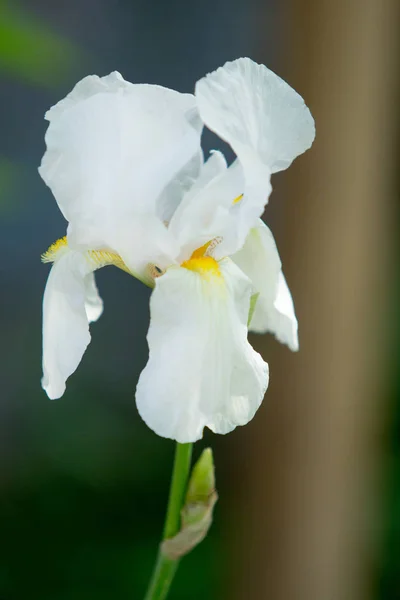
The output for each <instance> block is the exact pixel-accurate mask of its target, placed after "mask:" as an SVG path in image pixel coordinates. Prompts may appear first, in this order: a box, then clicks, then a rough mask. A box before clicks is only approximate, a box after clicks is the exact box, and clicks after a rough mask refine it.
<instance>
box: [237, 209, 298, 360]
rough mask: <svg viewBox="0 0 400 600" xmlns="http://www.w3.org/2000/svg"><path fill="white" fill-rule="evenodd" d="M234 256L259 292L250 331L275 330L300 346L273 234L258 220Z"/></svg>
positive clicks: (283, 339)
mask: <svg viewBox="0 0 400 600" xmlns="http://www.w3.org/2000/svg"><path fill="white" fill-rule="evenodd" d="M232 260H233V261H234V262H235V263H236V264H237V265H238V266H239V267H240V268H241V270H242V271H243V272H244V273H246V275H247V276H248V277H249V278H250V279H251V281H252V283H253V285H254V288H255V290H256V291H257V292H259V293H260V295H259V297H258V300H257V303H256V307H255V311H254V314H253V317H252V320H251V323H250V331H254V332H256V333H266V332H268V331H269V332H271V333H273V334H274V335H275V336H276V338H277V339H278V340H279V341H280V342H282V343H283V344H287V345H288V346H289V348H290V349H291V350H293V351H296V350H298V349H299V341H298V334H297V330H298V325H297V319H296V315H295V312H294V306H293V300H292V297H291V295H290V291H289V288H288V286H287V283H286V280H285V277H284V275H283V273H282V268H281V267H282V264H281V260H280V258H279V254H278V250H277V247H276V244H275V240H274V237H273V235H272V233H271V231H270V229H268V227H267V226H266V225H265V223H263V221H261V219H260V220H259V222H258V224H257V227H255V228H253V229H251V231H250V233H249V235H248V236H247V239H246V243H245V245H244V247H243V248H242V249H241V250H240V251H239V252H237V253H236V254H234V255H233V256H232Z"/></svg>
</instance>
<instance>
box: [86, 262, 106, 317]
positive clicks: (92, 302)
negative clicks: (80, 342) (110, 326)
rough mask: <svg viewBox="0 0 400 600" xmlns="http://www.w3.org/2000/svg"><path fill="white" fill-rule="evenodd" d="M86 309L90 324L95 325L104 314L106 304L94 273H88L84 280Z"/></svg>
mask: <svg viewBox="0 0 400 600" xmlns="http://www.w3.org/2000/svg"><path fill="white" fill-rule="evenodd" d="M84 285H85V309H86V315H87V318H88V321H89V323H94V321H97V320H98V319H99V318H100V317H101V315H102V314H103V308H104V303H103V300H102V299H101V297H100V295H99V290H98V289H97V285H96V280H95V278H94V273H88V275H86V277H85V278H84Z"/></svg>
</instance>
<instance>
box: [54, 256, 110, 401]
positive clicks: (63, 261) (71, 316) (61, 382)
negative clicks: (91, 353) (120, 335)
mask: <svg viewBox="0 0 400 600" xmlns="http://www.w3.org/2000/svg"><path fill="white" fill-rule="evenodd" d="M92 268H93V267H92V266H91V265H90V262H89V261H88V260H87V258H86V257H85V256H84V255H83V254H80V253H79V252H74V251H70V250H66V251H65V252H63V253H62V255H61V256H60V257H59V258H57V260H56V262H55V263H54V265H53V266H52V268H51V271H50V274H49V278H48V280H47V285H46V289H45V292H44V298H43V379H42V386H43V388H44V390H45V391H46V393H47V395H48V396H49V398H50V399H52V400H53V399H55V398H60V397H61V396H62V395H63V393H64V391H65V382H66V380H67V379H68V377H69V376H70V375H71V374H72V373H73V372H74V371H75V370H76V368H77V366H78V365H79V363H80V361H81V359H82V356H83V354H84V352H85V350H86V348H87V346H88V344H89V342H90V333H89V322H90V321H95V320H96V319H98V318H99V317H100V315H101V312H102V310H103V303H102V300H101V299H100V297H99V294H98V291H97V288H96V284H95V281H94V276H93V273H92V272H91V269H92Z"/></svg>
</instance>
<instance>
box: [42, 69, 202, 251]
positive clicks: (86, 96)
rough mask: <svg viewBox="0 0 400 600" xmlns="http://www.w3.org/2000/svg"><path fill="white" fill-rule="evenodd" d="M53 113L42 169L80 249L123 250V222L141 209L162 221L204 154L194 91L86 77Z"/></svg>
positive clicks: (116, 78)
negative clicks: (167, 202)
mask: <svg viewBox="0 0 400 600" xmlns="http://www.w3.org/2000/svg"><path fill="white" fill-rule="evenodd" d="M47 118H48V119H49V121H50V124H49V127H48V130H47V133H46V138H45V139H46V144H47V151H46V153H45V155H44V157H43V160H42V165H41V167H40V174H41V176H42V177H43V179H44V180H45V182H46V183H47V185H49V187H50V188H51V190H52V191H53V193H54V196H55V198H56V200H57V202H58V204H59V206H60V209H61V210H62V212H63V214H64V216H65V217H66V219H67V220H68V221H69V222H70V226H69V230H68V236H69V241H70V244H71V245H73V246H75V247H76V248H81V247H85V248H89V247H90V248H98V247H109V248H111V249H112V250H114V251H116V252H118V253H119V254H121V255H122V252H120V249H119V247H118V238H119V234H118V227H119V225H120V224H123V225H124V227H129V223H130V222H132V223H133V222H135V220H136V218H137V216H138V215H139V216H140V215H144V216H145V218H146V219H149V218H153V219H154V220H157V221H162V215H159V214H157V208H158V206H157V199H158V198H159V197H160V195H161V194H162V192H163V190H164V189H165V187H166V186H167V185H168V184H169V183H170V182H171V181H172V180H173V179H174V177H175V176H176V175H178V174H179V173H181V172H182V170H184V169H185V168H186V166H187V165H191V164H192V162H193V161H194V162H196V160H197V161H199V160H201V150H200V134H201V124H200V121H199V118H198V115H197V112H196V107H195V101H194V97H193V96H192V95H190V94H179V93H178V92H174V91H172V90H169V89H166V88H162V87H159V86H152V85H133V84H130V83H128V82H126V81H124V80H123V78H122V77H121V76H120V75H119V74H118V73H113V74H111V75H109V76H108V77H105V78H102V79H99V78H98V77H95V76H92V77H89V78H86V79H84V80H83V81H81V82H80V83H79V84H78V85H77V86H76V87H75V89H74V90H73V91H72V92H71V94H70V95H69V96H67V98H66V99H65V100H63V101H62V102H61V103H59V104H58V105H56V107H53V108H52V109H51V110H50V111H49V112H48V113H47ZM110 231H112V235H111V234H110ZM110 237H111V238H112V239H111V240H110ZM122 237H123V236H122ZM147 245H148V244H147ZM139 258H140V259H141V260H142V262H143V259H144V258H143V256H142V257H139ZM124 259H125V257H124ZM128 262H129V261H128Z"/></svg>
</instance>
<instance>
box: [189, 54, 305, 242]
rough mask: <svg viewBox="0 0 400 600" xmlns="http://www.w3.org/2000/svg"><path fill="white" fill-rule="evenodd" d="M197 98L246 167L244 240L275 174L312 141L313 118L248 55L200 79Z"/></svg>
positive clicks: (206, 120) (242, 212)
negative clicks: (271, 177)
mask: <svg viewBox="0 0 400 600" xmlns="http://www.w3.org/2000/svg"><path fill="white" fill-rule="evenodd" d="M196 98H197V103H198V107H199V112H200V116H201V118H202V119H203V121H204V123H205V124H206V125H207V127H209V128H210V129H211V130H212V131H214V132H215V133H217V134H218V135H219V136H220V137H221V138H222V139H223V140H225V141H226V142H228V143H229V144H230V145H231V147H232V149H233V150H234V152H235V153H236V155H237V157H238V159H239V161H240V162H241V164H242V166H243V170H244V175H245V187H244V189H243V190H242V191H243V192H244V198H243V201H242V202H241V205H240V207H239V211H238V215H239V216H240V218H239V219H238V221H239V222H238V228H239V229H240V231H239V238H240V240H241V243H243V242H244V238H245V236H246V235H247V233H248V231H249V229H250V228H251V227H253V226H254V225H255V221H256V219H257V218H258V217H260V216H261V214H262V212H263V210H264V206H265V204H266V203H267V201H268V197H269V195H270V193H271V190H272V188H271V184H270V176H271V174H272V173H275V172H276V171H281V170H282V169H286V168H287V167H288V166H289V165H290V164H291V162H292V161H293V160H294V159H295V158H296V156H298V155H299V154H301V153H302V152H305V150H307V149H308V148H309V147H310V146H311V144H312V142H313V140H314V136H315V126H314V120H313V118H312V116H311V114H310V111H309V110H308V108H307V107H306V105H305V104H304V101H303V99H302V98H301V96H300V95H299V94H297V92H295V91H294V90H293V89H292V88H291V87H290V86H289V85H288V84H287V83H286V82H285V81H283V80H282V79H281V78H280V77H278V76H277V75H275V73H273V72H272V71H270V70H269V69H267V67H265V66H264V65H259V64H257V63H255V62H253V61H252V60H250V59H249V58H240V59H238V60H235V61H233V62H228V63H226V64H225V65H224V66H223V67H220V68H219V69H217V70H216V71H214V72H213V73H210V74H209V75H207V76H206V77H204V78H203V79H200V81H198V82H197V84H196ZM237 249H238V248H237Z"/></svg>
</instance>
